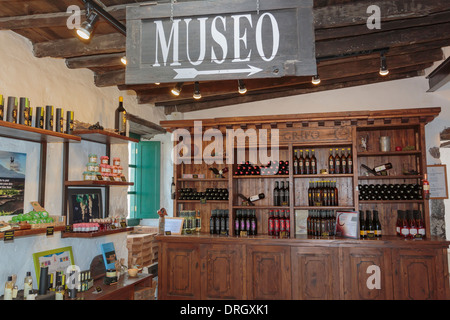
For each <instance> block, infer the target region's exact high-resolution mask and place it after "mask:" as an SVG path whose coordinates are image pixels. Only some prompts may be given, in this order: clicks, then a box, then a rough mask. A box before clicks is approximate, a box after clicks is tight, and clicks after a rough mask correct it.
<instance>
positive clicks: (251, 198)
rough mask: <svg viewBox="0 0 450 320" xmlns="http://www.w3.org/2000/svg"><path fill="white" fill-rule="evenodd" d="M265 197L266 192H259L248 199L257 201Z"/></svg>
mask: <svg viewBox="0 0 450 320" xmlns="http://www.w3.org/2000/svg"><path fill="white" fill-rule="evenodd" d="M264 198H265V195H264V193H259V194H257V195H254V196H251V197H250V198H248V200H249V201H250V202H255V201H257V200H260V199H264Z"/></svg>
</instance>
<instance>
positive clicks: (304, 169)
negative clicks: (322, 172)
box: [293, 148, 353, 174]
mask: <svg viewBox="0 0 450 320" xmlns="http://www.w3.org/2000/svg"><path fill="white" fill-rule="evenodd" d="M293 167H294V168H293V170H294V174H318V173H319V170H318V168H317V158H316V155H315V149H311V150H309V149H306V150H305V152H304V151H303V149H300V150H299V149H294V165H293ZM328 173H330V174H346V173H353V158H352V153H351V148H347V150H346V149H345V148H342V149H341V151H339V149H338V148H336V152H334V150H333V149H330V155H329V157H328Z"/></svg>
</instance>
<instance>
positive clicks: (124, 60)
mask: <svg viewBox="0 0 450 320" xmlns="http://www.w3.org/2000/svg"><path fill="white" fill-rule="evenodd" d="M120 62H122V64H123V65H127V56H123V57H122V58H120Z"/></svg>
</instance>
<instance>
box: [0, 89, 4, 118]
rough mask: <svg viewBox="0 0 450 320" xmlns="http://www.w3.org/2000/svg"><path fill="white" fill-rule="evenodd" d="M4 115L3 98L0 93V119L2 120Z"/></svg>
mask: <svg viewBox="0 0 450 320" xmlns="http://www.w3.org/2000/svg"><path fill="white" fill-rule="evenodd" d="M4 115H5V99H4V98H3V95H2V94H0V120H2V121H3V118H4Z"/></svg>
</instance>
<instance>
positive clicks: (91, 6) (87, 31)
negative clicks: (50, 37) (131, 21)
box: [77, 0, 127, 40]
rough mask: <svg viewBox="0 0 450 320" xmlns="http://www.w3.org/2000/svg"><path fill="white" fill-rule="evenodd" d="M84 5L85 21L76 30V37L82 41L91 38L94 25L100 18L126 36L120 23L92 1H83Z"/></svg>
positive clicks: (124, 29)
mask: <svg viewBox="0 0 450 320" xmlns="http://www.w3.org/2000/svg"><path fill="white" fill-rule="evenodd" d="M83 2H84V3H85V4H86V21H84V22H83V23H82V24H81V26H80V27H79V28H77V35H78V36H79V37H80V38H81V39H84V40H88V39H90V38H91V35H92V31H93V30H94V26H95V23H96V22H97V20H98V19H99V17H102V18H103V19H105V20H106V21H107V22H108V23H109V24H110V25H112V26H113V27H114V28H115V29H116V30H118V31H119V32H120V33H122V34H123V35H124V36H126V35H127V29H126V27H125V26H124V25H123V24H122V23H120V22H119V21H118V20H117V19H116V18H114V17H113V16H112V15H110V14H109V13H108V12H107V11H105V10H104V9H103V8H102V7H100V6H99V5H98V4H97V3H96V2H95V1H93V0H83Z"/></svg>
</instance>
